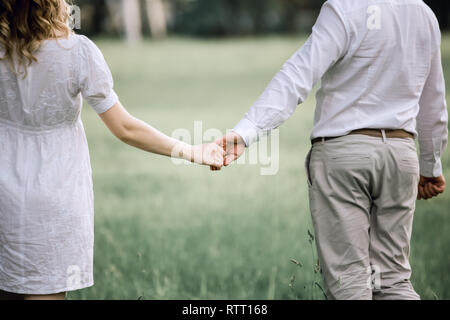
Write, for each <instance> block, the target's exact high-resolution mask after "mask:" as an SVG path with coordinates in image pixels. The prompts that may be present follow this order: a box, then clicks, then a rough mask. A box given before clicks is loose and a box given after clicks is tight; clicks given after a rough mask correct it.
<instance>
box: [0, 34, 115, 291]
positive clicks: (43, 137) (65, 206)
mask: <svg viewBox="0 0 450 320" xmlns="http://www.w3.org/2000/svg"><path fill="white" fill-rule="evenodd" d="M3 52H4V51H3V49H2V48H0V56H3ZM36 56H37V58H38V62H37V63H33V64H32V65H31V66H30V67H29V68H28V76H27V77H26V78H24V79H22V78H20V77H16V75H15V74H14V73H12V72H11V70H10V68H9V66H8V63H7V62H6V61H3V60H1V61H0V290H3V291H8V292H13V293H20V294H50V293H57V292H62V291H70V290H77V289H81V288H85V287H89V286H92V285H93V242H94V225H93V222H94V220H93V219H94V206H93V188H92V175H91V165H90V160H89V150H88V145H87V141H86V136H85V132H84V128H83V124H82V122H81V119H80V112H81V104H82V98H85V99H86V100H87V102H88V103H89V104H90V105H91V106H92V107H93V108H94V109H95V111H96V112H97V113H103V112H105V111H107V110H108V109H109V108H110V107H111V106H113V105H114V104H115V103H116V102H117V101H118V98H117V95H116V94H115V92H114V90H113V81H112V76H111V73H110V70H109V68H108V66H107V64H106V62H105V60H104V58H103V56H102V54H101V52H100V50H99V49H98V48H97V47H96V46H95V44H94V43H93V42H91V41H90V40H89V39H88V38H86V37H84V36H79V35H72V36H70V37H69V38H68V39H64V40H48V41H45V42H44V43H43V45H42V47H41V48H40V49H39V51H38V52H37V53H36Z"/></svg>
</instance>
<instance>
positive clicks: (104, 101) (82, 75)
mask: <svg viewBox="0 0 450 320" xmlns="http://www.w3.org/2000/svg"><path fill="white" fill-rule="evenodd" d="M79 37H80V43H79V52H78V53H79V54H78V59H79V61H78V62H79V63H78V76H79V88H80V91H81V94H82V96H83V98H84V99H85V100H86V101H87V103H89V105H91V107H92V108H93V109H94V110H95V111H96V112H97V113H98V114H101V113H104V112H106V111H108V109H110V108H111V107H112V106H113V105H114V104H116V103H117V102H118V101H119V98H118V96H117V94H116V93H115V92H114V89H113V86H114V83H113V78H112V75H111V71H110V69H109V67H108V64H107V63H106V61H105V58H104V57H103V54H102V53H101V51H100V49H99V48H98V47H97V46H96V45H95V44H94V43H93V42H92V41H91V40H89V39H88V38H87V37H85V36H79Z"/></svg>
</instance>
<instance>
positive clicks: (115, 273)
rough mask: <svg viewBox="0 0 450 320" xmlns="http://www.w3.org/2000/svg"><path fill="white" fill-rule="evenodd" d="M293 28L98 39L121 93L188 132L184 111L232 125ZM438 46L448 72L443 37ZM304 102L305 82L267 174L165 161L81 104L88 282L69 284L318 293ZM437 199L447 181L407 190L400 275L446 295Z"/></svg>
mask: <svg viewBox="0 0 450 320" xmlns="http://www.w3.org/2000/svg"><path fill="white" fill-rule="evenodd" d="M304 40H305V39H304V38H300V39H298V38H261V39H241V40H236V39H234V40H222V41H219V40H217V41H216V40H208V41H206V40H191V39H169V40H166V41H162V42H146V43H144V44H142V45H140V46H138V47H134V48H127V47H126V46H124V44H123V43H121V42H116V41H106V40H104V41H98V42H97V43H98V45H99V46H100V48H101V49H102V50H103V52H104V55H105V57H106V59H107V61H108V63H109V65H110V67H111V69H112V71H113V75H114V78H115V88H116V91H117V92H118V94H119V96H120V97H121V101H122V103H123V104H124V105H125V106H126V107H127V109H128V110H129V111H130V112H131V113H132V114H133V115H135V116H137V117H139V118H141V119H143V120H145V121H147V122H148V123H150V124H152V125H153V126H155V127H157V128H158V129H160V130H162V131H164V132H165V133H167V134H171V133H172V132H173V131H174V130H176V129H179V128H185V129H188V130H189V131H191V132H193V130H194V121H196V120H202V121H203V130H207V129H209V128H218V129H220V130H222V131H225V130H226V129H227V128H232V127H233V126H234V125H235V124H236V123H237V121H238V120H240V118H241V117H242V116H243V114H244V113H245V112H246V111H247V109H248V108H249V107H250V106H251V105H252V103H253V102H254V101H255V100H256V98H257V97H258V96H259V94H261V92H262V91H263V89H264V88H265V86H266V84H267V83H268V82H269V81H270V79H271V78H272V76H273V75H274V74H275V73H276V72H277V71H278V70H279V68H280V67H281V65H282V64H283V62H284V61H285V60H286V59H287V58H288V57H290V56H291V55H292V53H293V52H294V51H295V50H296V49H297V48H298V47H300V45H301V44H302V43H303V41H304ZM443 56H444V59H445V60H444V68H445V69H446V72H447V74H450V38H448V39H446V40H445V41H444V45H443ZM314 104H315V100H314V96H313V95H311V96H310V98H309V99H308V101H307V102H306V103H304V104H303V105H302V106H300V107H299V109H298V110H297V112H296V113H295V114H294V116H293V117H292V118H291V119H290V120H289V121H288V122H287V123H286V124H285V125H284V126H283V127H282V130H281V133H280V139H281V146H280V170H279V173H278V174H277V175H275V176H261V175H260V174H259V173H260V171H259V170H260V167H259V166H257V165H234V166H231V167H229V168H226V169H225V170H222V171H221V172H215V173H212V172H210V171H209V170H208V169H207V168H205V167H197V166H175V165H174V164H172V162H171V161H170V159H168V158H163V157H159V156H155V155H150V154H146V153H144V152H141V151H138V150H135V149H132V148H131V147H128V146H126V145H124V144H122V143H120V142H119V141H117V140H116V139H115V138H114V137H113V136H112V135H111V134H110V133H109V132H108V130H107V129H106V128H105V127H104V126H103V124H102V122H101V121H100V119H99V118H98V116H97V115H96V114H95V113H94V112H93V111H92V109H90V108H89V107H88V106H85V108H84V111H83V120H84V124H85V128H86V132H87V136H88V140H89V147H90V150H91V160H92V167H93V175H94V185H95V197H96V202H95V212H96V218H95V223H96V229H95V233H96V240H95V283H96V284H95V286H94V287H92V288H89V289H85V290H81V291H79V292H73V293H70V294H69V298H71V299H138V298H143V299H322V298H323V295H322V293H321V291H320V289H319V287H318V286H314V282H315V281H317V282H318V283H321V281H320V277H319V276H318V275H317V274H315V273H314V266H315V261H316V257H315V253H313V252H312V246H311V244H310V242H309V236H308V230H312V223H311V221H310V220H311V219H310V214H309V210H308V202H307V199H308V197H307V184H306V180H305V172H304V169H303V162H304V158H305V156H306V153H307V151H308V148H309V141H308V137H309V132H310V130H311V128H312V115H313V110H314ZM449 155H450V153H449V152H447V154H446V155H445V158H444V165H445V167H446V173H447V175H448V174H449V173H450V172H449V170H450V159H449ZM449 177H450V176H449ZM449 208H450V193H447V194H445V195H444V196H441V197H440V198H438V199H435V200H432V201H429V202H419V203H418V208H417V212H416V215H415V223H414V234H413V239H412V255H411V263H412V268H413V279H412V280H413V284H414V286H415V288H416V290H417V291H418V292H419V293H420V294H421V296H422V298H424V299H449V298H450V275H449V270H450V256H449V251H448V250H449V247H450V210H449ZM313 256H314V257H313ZM290 259H296V260H298V261H301V263H302V264H303V266H302V267H299V266H297V265H295V264H294V263H292V262H291V261H290ZM293 276H295V279H294V278H293Z"/></svg>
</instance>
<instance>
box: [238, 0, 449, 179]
mask: <svg viewBox="0 0 450 320" xmlns="http://www.w3.org/2000/svg"><path fill="white" fill-rule="evenodd" d="M440 43H441V33H440V30H439V25H438V22H437V20H436V17H435V15H434V13H433V12H432V11H431V9H430V8H429V7H428V6H427V5H426V4H425V3H424V2H423V1H422V0H330V1H327V2H326V3H325V4H324V5H323V7H322V10H321V12H320V15H319V18H318V20H317V22H316V24H315V25H314V27H313V32H312V34H311V36H310V37H309V38H308V40H307V41H306V43H305V44H304V46H303V47H302V48H301V49H300V50H299V51H297V52H296V53H295V54H294V55H293V56H292V57H291V58H290V59H289V60H288V61H287V62H286V63H285V65H284V66H283V68H282V69H281V71H280V72H279V73H278V74H277V75H276V76H275V77H274V78H273V80H272V81H271V82H270V84H269V86H268V87H267V89H266V90H265V91H264V93H263V94H262V95H261V97H260V98H259V99H258V101H257V102H256V103H255V104H254V105H253V107H252V108H251V109H250V110H249V111H248V112H247V114H246V115H245V117H244V118H243V119H242V120H241V121H240V123H239V124H238V125H237V126H236V127H235V128H234V131H235V132H236V133H238V134H239V135H241V136H242V137H243V139H244V140H245V143H246V144H247V145H250V144H252V143H253V142H255V141H257V140H258V138H259V137H260V136H261V135H263V134H266V133H267V132H269V131H270V130H272V129H274V128H277V127H278V126H280V125H281V124H282V123H283V122H284V121H285V120H287V119H288V118H289V117H290V116H291V115H292V113H293V112H294V111H295V109H296V108H297V105H298V104H300V103H302V102H303V101H305V99H306V98H307V96H308V94H309V93H310V92H311V90H312V89H313V87H314V85H315V84H316V83H317V82H318V81H319V80H321V88H320V89H319V91H318V93H317V96H316V99H317V107H316V111H315V116H314V129H313V131H312V134H311V139H314V138H318V137H337V136H343V135H346V134H348V133H350V132H351V131H353V130H356V129H362V128H375V129H404V130H406V131H409V132H411V133H413V134H415V136H416V137H418V139H419V144H420V168H421V174H422V175H424V176H428V177H432V176H440V175H441V174H442V165H441V160H440V158H441V155H442V154H443V152H444V150H445V148H446V146H447V140H448V127H447V123H448V113H447V106H446V101H445V83H444V76H443V70H442V63H441V51H440Z"/></svg>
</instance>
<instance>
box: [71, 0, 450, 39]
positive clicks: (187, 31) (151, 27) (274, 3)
mask: <svg viewBox="0 0 450 320" xmlns="http://www.w3.org/2000/svg"><path fill="white" fill-rule="evenodd" d="M324 2H325V0H73V3H74V4H76V5H78V6H80V7H81V17H82V21H81V30H79V32H81V33H84V34H87V35H89V36H93V35H106V36H122V35H126V36H127V38H128V39H129V40H130V41H138V40H139V39H140V38H141V37H142V36H152V37H164V36H165V35H166V34H167V33H172V34H184V35H195V36H204V37H209V36H211V37H212V36H214V37H217V36H241V35H259V34H271V33H299V32H310V31H311V27H312V25H313V24H314V21H315V19H316V17H317V15H318V13H319V10H320V7H321V6H322V4H323V3H324ZM425 2H426V3H427V4H428V5H430V7H431V8H432V9H433V10H434V11H435V13H436V15H437V16H438V19H439V21H440V23H441V27H442V29H447V28H448V27H449V12H450V1H448V0H425Z"/></svg>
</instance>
